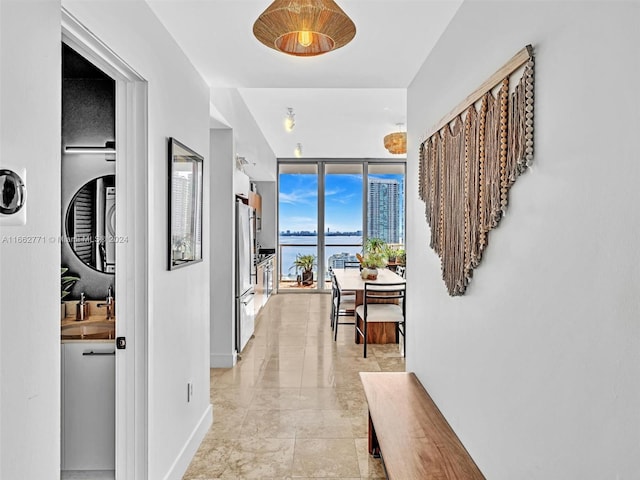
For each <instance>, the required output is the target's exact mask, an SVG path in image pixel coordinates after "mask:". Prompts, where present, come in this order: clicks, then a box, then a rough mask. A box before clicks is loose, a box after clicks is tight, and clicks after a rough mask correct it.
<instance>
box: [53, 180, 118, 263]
mask: <svg viewBox="0 0 640 480" xmlns="http://www.w3.org/2000/svg"><path fill="white" fill-rule="evenodd" d="M65 227H66V228H65V230H66V235H67V238H66V240H67V242H68V243H69V247H71V250H73V252H74V253H75V254H76V256H77V257H78V258H79V259H80V260H81V261H82V262H83V263H84V264H85V265H87V266H88V267H91V268H92V269H94V270H97V271H98V272H102V273H108V274H113V273H115V271H116V176H115V175H105V176H102V177H98V178H94V179H93V180H91V181H89V182H88V183H86V184H85V185H83V186H82V187H81V188H80V189H79V190H78V191H77V192H76V194H75V195H74V197H73V199H72V200H71V203H69V207H68V208H67V215H66V220H65Z"/></svg>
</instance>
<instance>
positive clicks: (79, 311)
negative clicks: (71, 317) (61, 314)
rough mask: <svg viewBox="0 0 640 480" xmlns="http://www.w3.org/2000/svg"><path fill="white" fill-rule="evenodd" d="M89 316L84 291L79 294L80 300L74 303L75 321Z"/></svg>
mask: <svg viewBox="0 0 640 480" xmlns="http://www.w3.org/2000/svg"><path fill="white" fill-rule="evenodd" d="M88 317H89V304H88V303H87V301H86V300H85V298H84V292H82V293H81V294H80V301H79V302H78V304H77V305H76V321H80V320H86V319H87V318H88Z"/></svg>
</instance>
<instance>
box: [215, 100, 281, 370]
mask: <svg viewBox="0 0 640 480" xmlns="http://www.w3.org/2000/svg"><path fill="white" fill-rule="evenodd" d="M211 111H212V112H213V113H214V114H215V115H216V116H219V117H220V118H222V119H224V124H225V125H228V127H229V128H220V129H212V130H211V159H212V163H213V164H214V165H216V166H218V167H219V168H218V170H216V172H215V175H214V176H213V177H212V179H211V182H212V183H211V185H212V196H211V206H212V210H211V215H212V217H211V220H212V225H211V229H212V238H213V239H214V240H213V242H214V243H213V244H212V256H213V255H215V256H216V258H218V259H219V261H217V262H216V263H213V264H212V265H211V279H212V286H211V302H212V303H211V356H210V365H211V367H214V368H223V367H227V368H228V367H231V366H233V365H234V364H235V362H236V355H235V353H234V352H235V344H234V338H235V337H234V335H235V280H234V278H235V277H234V275H235V195H243V196H245V197H247V196H248V195H249V189H250V184H251V180H272V179H275V175H276V157H275V154H274V153H273V151H272V150H271V147H270V146H269V144H268V143H267V141H266V139H265V138H264V135H263V134H262V131H261V130H260V128H259V127H258V125H257V123H256V121H255V119H254V118H253V116H252V115H251V112H249V109H248V108H247V106H246V104H245V102H244V100H243V99H242V97H241V96H240V94H239V93H238V90H237V89H235V88H212V89H211ZM213 123H215V124H221V121H220V119H216V121H215V122H214V121H213V120H212V124H213ZM236 155H240V156H243V157H245V158H246V159H247V161H248V162H250V164H249V165H246V166H245V168H244V170H245V172H246V173H245V172H242V171H240V170H238V169H237V168H236V167H235V165H236V161H235V158H236ZM254 163H255V165H254ZM214 232H216V236H214ZM229 234H231V235H232V237H231V238H229Z"/></svg>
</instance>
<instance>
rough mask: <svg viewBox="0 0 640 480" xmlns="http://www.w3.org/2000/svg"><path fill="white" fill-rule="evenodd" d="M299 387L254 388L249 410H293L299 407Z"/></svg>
mask: <svg viewBox="0 0 640 480" xmlns="http://www.w3.org/2000/svg"><path fill="white" fill-rule="evenodd" d="M301 405H302V404H301V401H300V389H299V388H266V389H259V390H256V394H255V396H254V397H253V400H252V401H251V405H250V406H249V409H250V410H295V409H299V408H301Z"/></svg>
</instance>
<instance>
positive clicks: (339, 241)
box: [280, 235, 362, 280]
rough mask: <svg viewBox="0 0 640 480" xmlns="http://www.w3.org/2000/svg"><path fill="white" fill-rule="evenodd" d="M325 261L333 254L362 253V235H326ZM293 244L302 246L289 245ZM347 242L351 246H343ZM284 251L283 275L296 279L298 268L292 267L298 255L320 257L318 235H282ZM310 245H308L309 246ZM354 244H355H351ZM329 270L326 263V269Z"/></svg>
mask: <svg viewBox="0 0 640 480" xmlns="http://www.w3.org/2000/svg"><path fill="white" fill-rule="evenodd" d="M325 242H326V247H325V252H326V253H325V262H328V260H329V258H330V257H331V255H335V254H340V253H347V254H349V255H354V256H355V254H356V253H362V236H347V235H344V236H338V235H336V236H326V237H325ZM291 244H296V245H302V246H287V245H291ZM343 244H347V245H350V246H341V245H343ZM353 244H356V245H353ZM280 245H281V247H282V248H281V252H282V259H281V261H282V277H283V278H288V279H291V280H295V278H296V269H295V267H294V268H291V269H290V267H291V266H292V265H293V262H294V261H295V259H296V255H297V254H300V255H315V256H316V258H317V257H318V247H317V245H318V237H317V236H306V235H305V236H280ZM307 245H308V246H307ZM351 245H353V246H351ZM326 270H327V268H326V265H325V271H326Z"/></svg>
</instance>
